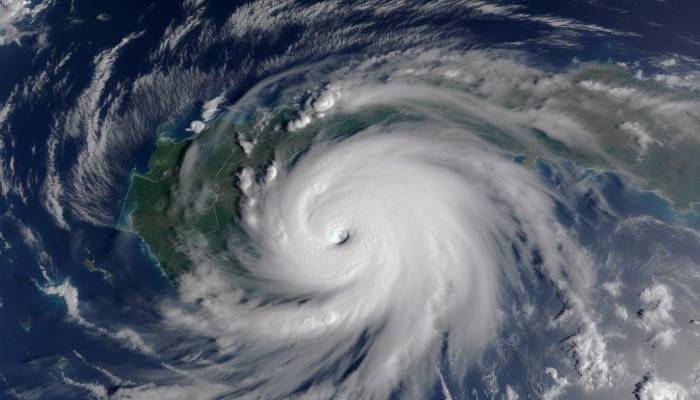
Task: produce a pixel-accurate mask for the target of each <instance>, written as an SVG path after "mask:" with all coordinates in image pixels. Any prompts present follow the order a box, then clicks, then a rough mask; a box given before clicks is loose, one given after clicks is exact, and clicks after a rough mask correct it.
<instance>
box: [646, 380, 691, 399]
mask: <svg viewBox="0 0 700 400" xmlns="http://www.w3.org/2000/svg"><path fill="white" fill-rule="evenodd" d="M639 398H640V400H689V399H690V398H689V397H688V391H687V390H686V389H685V388H684V387H683V386H681V385H680V384H678V383H675V382H667V381H664V380H661V379H659V378H651V379H650V380H649V381H648V382H645V383H643V384H642V388H641V389H640V390H639Z"/></svg>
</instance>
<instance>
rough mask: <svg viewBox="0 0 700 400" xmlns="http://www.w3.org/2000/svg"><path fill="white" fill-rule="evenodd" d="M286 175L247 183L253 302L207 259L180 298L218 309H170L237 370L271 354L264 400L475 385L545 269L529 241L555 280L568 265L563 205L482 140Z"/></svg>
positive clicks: (408, 140) (338, 158) (340, 151)
mask: <svg viewBox="0 0 700 400" xmlns="http://www.w3.org/2000/svg"><path fill="white" fill-rule="evenodd" d="M428 132H429V133H428ZM271 168H275V172H274V173H272V174H270V173H269V172H268V174H267V180H265V181H264V182H262V183H260V184H256V183H253V182H252V181H246V182H243V183H242V185H243V186H244V192H246V193H248V194H249V197H248V198H247V200H245V201H244V205H243V220H244V221H245V223H244V225H245V230H246V233H247V236H248V238H249V242H250V243H253V246H254V249H253V250H252V251H250V253H252V254H254V256H250V257H249V258H248V261H247V262H248V265H246V268H247V270H248V271H250V275H251V276H248V278H247V279H248V280H249V281H253V282H255V284H254V285H253V286H254V287H255V290H253V293H254V294H253V295H249V294H244V292H243V291H237V290H236V289H234V288H235V287H236V283H235V282H236V280H237V279H238V278H235V277H233V278H231V277H225V276H223V275H222V274H221V272H220V271H221V270H222V268H221V266H220V265H216V263H217V262H218V261H217V260H213V259H211V258H208V256H206V255H202V254H199V253H202V252H201V251H200V252H199V253H197V252H196V251H194V250H193V253H196V254H199V255H198V256H195V257H200V258H199V264H200V266H202V267H200V269H199V270H198V272H197V273H195V274H192V275H190V276H188V277H187V278H186V279H185V280H184V282H183V284H182V288H181V292H182V293H184V294H185V296H184V297H185V300H187V299H189V300H190V301H194V300H197V299H198V300H201V299H202V298H206V299H207V300H206V301H204V302H200V305H201V306H202V307H203V309H197V312H196V313H192V314H190V313H187V312H186V311H183V309H170V308H168V309H166V315H167V316H168V317H170V318H172V320H173V321H175V323H176V324H177V325H180V324H184V325H187V326H190V327H191V328H192V329H195V330H197V331H199V332H200V333H207V334H211V335H212V336H213V337H214V338H216V339H217V343H218V344H219V350H220V351H223V352H224V353H229V352H232V353H233V352H235V353H236V356H235V357H234V358H233V359H232V360H231V361H230V362H231V364H232V365H234V366H236V369H241V370H247V371H249V372H251V371H255V370H256V369H257V368H262V367H263V365H256V364H257V362H254V361H252V360H254V359H255V358H256V355H258V356H259V355H260V354H266V357H265V361H264V363H263V362H261V364H264V365H265V366H268V367H269V365H284V366H285V367H284V368H282V369H275V370H273V371H266V372H264V373H263V372H262V371H261V372H260V375H263V376H264V375H267V376H272V378H269V380H268V378H266V379H265V382H266V385H264V386H262V387H260V388H259V390H260V392H259V393H258V394H261V395H262V396H263V397H267V396H270V397H278V396H280V397H283V396H285V395H288V394H289V393H294V392H295V390H296V391H299V390H301V389H300V388H304V390H302V393H306V394H307V395H309V394H310V393H311V394H313V393H317V394H318V395H319V396H321V397H323V396H325V395H328V393H326V392H324V390H330V388H333V389H332V393H334V395H342V396H350V397H353V398H354V397H360V398H386V397H387V396H388V395H389V394H390V393H392V391H393V390H396V388H397V387H398V386H399V384H400V383H401V382H402V381H405V383H404V385H408V386H410V387H412V389H411V390H414V391H415V393H416V395H417V396H419V394H420V393H423V392H424V391H425V390H426V388H429V387H430V386H431V384H432V383H434V382H435V379H437V377H438V376H439V375H438V374H437V373H436V371H440V370H441V368H447V371H446V373H450V374H452V373H454V374H455V376H459V374H462V373H463V371H464V370H465V369H466V368H467V367H468V366H469V364H470V362H471V361H470V360H475V359H476V358H477V357H478V355H479V353H480V352H481V351H482V350H483V348H484V346H485V345H486V344H487V343H488V341H489V340H490V339H491V338H492V336H493V335H494V334H496V332H497V330H498V329H499V320H500V318H501V317H500V316H501V315H502V307H503V304H502V300H503V299H502V297H503V296H502V293H503V291H504V285H510V284H509V283H508V282H512V281H515V280H517V279H518V278H517V275H518V274H519V272H518V269H519V268H522V267H523V266H525V268H526V269H531V266H530V260H528V259H527V258H523V259H519V258H518V257H517V256H516V254H515V253H517V251H516V252H514V246H515V248H518V247H519V248H520V251H521V252H523V253H524V254H527V252H528V251H529V250H528V249H527V246H528V244H527V241H528V240H529V241H531V242H532V243H537V244H542V246H543V247H542V248H540V249H539V250H540V251H542V252H547V256H548V257H546V260H547V263H548V265H550V264H551V265H550V268H551V269H552V270H555V269H556V268H557V260H560V258H561V257H562V254H561V253H562V251H561V250H560V249H557V248H556V243H560V242H561V241H562V240H563V238H561V237H559V238H557V229H558V228H557V227H558V224H557V222H556V218H555V217H554V215H553V212H554V206H555V200H554V197H555V196H556V195H555V194H554V193H553V192H552V191H551V190H550V189H548V188H547V186H546V185H545V184H544V183H543V182H542V180H541V178H540V177H538V176H537V174H535V173H534V172H532V171H531V170H528V169H526V168H523V166H522V165H520V164H518V163H516V162H514V161H513V160H512V159H511V158H508V157H506V156H505V155H504V154H501V153H499V152H497V151H495V150H494V149H493V148H492V147H491V146H489V145H487V144H485V143H483V142H481V141H480V140H478V139H476V138H475V137H474V136H473V134H471V133H470V132H468V131H459V130H455V129H451V128H449V127H447V126H440V124H435V123H431V124H412V125H411V124H404V125H398V126H394V127H391V128H387V127H384V128H383V129H375V128H370V129H368V130H366V131H365V132H362V133H359V134H356V135H354V136H352V137H350V138H346V139H343V140H337V141H331V142H326V143H319V144H316V145H314V146H312V148H311V149H310V150H309V151H308V152H306V153H305V154H304V155H303V156H302V157H301V159H300V160H299V161H298V162H296V163H295V164H294V165H293V166H292V167H291V168H288V169H286V168H282V169H281V170H280V171H277V169H276V167H271ZM255 185H258V187H256V188H253V186H255ZM518 235H520V236H521V238H522V239H521V240H517V239H516V240H515V241H514V239H513V238H517V237H518ZM526 238H527V239H526ZM548 244H551V245H548ZM548 247H549V248H548ZM232 251H233V252H236V251H238V250H232ZM244 259H245V258H244ZM203 260H204V261H203ZM550 260H551V261H550ZM210 264H212V265H213V268H211V269H209V268H205V267H204V266H205V265H210ZM213 281H216V283H213ZM212 286H215V287H218V288H220V289H221V290H216V289H214V290H212V289H213V288H212ZM509 290H510V289H509ZM256 295H257V296H260V297H259V298H258V299H255V300H252V299H251V298H250V297H251V296H253V297H254V296H256ZM243 299H245V300H243ZM264 299H267V300H264ZM270 299H273V300H270ZM212 324H215V325H216V328H215V329H214V330H211V329H210V327H211V325H212ZM203 326H204V327H205V328H202V327H203ZM242 342H243V343H245V344H242ZM441 351H447V353H448V354H449V356H448V360H447V364H446V365H444V366H442V367H441V363H442V362H443V361H444V360H443V361H440V360H441ZM242 354H247V356H242ZM242 360H246V361H243V364H241V362H242ZM248 362H252V365H251V364H247V363H248ZM452 369H454V371H451V370H452ZM409 373H410V374H411V375H407V374H409ZM255 375H256V374H255V373H251V374H250V375H249V378H250V379H253V380H255V379H260V376H257V377H255ZM407 376H412V377H413V378H412V379H410V380H406V377H407ZM318 377H323V378H322V379H319V378H318ZM339 388H340V389H339ZM409 392H410V391H409ZM323 393H325V394H323ZM311 397H313V396H311Z"/></svg>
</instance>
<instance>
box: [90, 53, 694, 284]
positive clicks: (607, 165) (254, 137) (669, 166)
mask: <svg viewBox="0 0 700 400" xmlns="http://www.w3.org/2000/svg"><path fill="white" fill-rule="evenodd" d="M573 75H574V76H573V78H572V80H574V81H582V80H585V79H592V80H597V81H603V82H608V83H610V84H611V85H613V86H625V85H629V86H634V85H636V86H637V87H640V86H641V87H643V88H644V89H645V90H649V91H657V92H663V90H665V89H663V88H661V87H660V86H659V85H657V84H655V83H653V82H642V83H640V82H639V81H638V80H634V79H633V78H632V77H630V76H629V74H628V73H627V72H625V71H624V70H622V69H621V68H616V67H614V66H610V65H601V66H593V67H587V68H582V69H581V70H580V71H575V72H574V73H573ZM518 96H521V97H523V96H525V95H524V94H518V93H513V96H512V98H513V99H517V98H518ZM591 96H593V97H594V96H595V95H591ZM567 101H569V102H570V104H566V103H567ZM601 101H604V100H601ZM562 102H563V103H564V104H562V109H565V110H566V111H567V112H568V113H569V114H570V115H573V116H574V117H575V119H576V121H579V122H580V123H581V124H582V125H583V126H585V128H586V129H587V131H589V132H591V133H592V134H593V135H594V136H595V140H596V144H597V145H598V146H599V147H600V148H602V152H600V151H597V150H596V151H594V150H591V149H583V148H572V147H569V146H567V145H566V144H565V143H562V142H561V141H559V140H557V139H555V138H556V137H557V135H556V134H553V133H552V132H545V131H542V130H539V129H534V128H532V129H530V130H529V134H530V135H531V136H530V138H529V139H534V141H535V142H536V143H537V145H538V146H532V143H530V142H527V143H525V141H524V140H522V139H519V138H518V137H516V136H515V135H513V134H512V133H511V132H506V131H502V130H501V129H500V128H498V127H497V126H496V125H491V124H490V123H489V122H485V121H483V120H482V119H479V118H478V117H475V116H470V115H468V114H465V113H464V112H461V111H460V110H455V109H450V108H448V107H446V106H444V105H435V104H421V107H432V109H433V110H434V111H435V113H436V114H438V115H439V118H440V119H441V120H443V121H444V120H447V121H449V122H452V123H454V124H455V125H456V126H460V127H464V128H468V129H469V130H471V131H472V132H475V133H476V134H477V135H478V136H480V137H481V138H482V139H484V140H485V141H487V142H489V143H492V144H493V145H495V146H497V147H499V148H502V149H504V150H506V151H508V152H511V153H512V154H521V155H523V156H524V159H523V165H524V166H525V167H527V168H534V166H535V160H537V159H542V160H544V161H552V160H554V159H556V158H563V159H567V160H571V161H573V162H575V163H577V164H579V165H582V166H584V167H590V168H596V169H603V170H616V171H624V172H626V173H627V174H629V175H631V176H634V177H636V178H638V179H639V180H640V182H639V183H640V184H641V186H642V187H643V188H646V189H651V190H660V191H661V192H662V193H661V194H662V195H664V196H666V197H667V198H668V199H669V200H670V201H671V202H672V204H673V205H674V206H677V207H679V208H687V207H689V206H690V204H691V203H693V202H697V201H698V200H700V178H699V177H698V174H697V171H698V170H700V157H698V156H697V155H698V154H700V144H699V143H698V142H697V140H694V139H691V138H683V137H680V138H678V139H676V140H667V141H664V144H657V143H652V144H650V145H649V147H648V149H647V151H646V152H645V154H644V156H643V157H640V154H639V152H638V150H639V147H638V144H637V143H636V142H635V141H634V138H633V137H632V136H631V135H630V134H628V133H625V132H622V131H621V129H620V121H626V120H638V121H642V122H645V123H648V125H649V126H650V127H653V128H657V127H656V126H655V125H654V123H655V121H652V120H651V117H648V116H645V115H627V114H625V113H629V112H630V111H629V110H622V109H620V110H617V111H616V112H615V113H610V115H600V113H595V112H593V111H590V110H588V109H587V108H586V107H579V106H578V105H577V104H576V102H580V99H579V98H578V97H576V95H572V96H571V99H568V98H564V99H563V100H562ZM514 103H515V104H517V101H515V100H514ZM296 117H297V115H296V112H295V111H293V110H292V109H288V108H280V109H276V110H274V111H271V112H269V113H262V112H260V113H254V114H252V115H251V116H250V117H248V118H246V119H244V120H243V121H241V120H240V118H239V119H238V120H233V118H226V117H220V118H219V119H217V120H215V121H213V122H212V123H210V125H209V126H208V127H207V128H206V129H205V130H204V131H203V132H201V133H199V134H198V135H196V136H194V137H191V138H187V139H183V140H173V139H168V138H163V139H161V140H159V141H158V143H157V145H156V148H155V150H154V152H153V154H152V156H151V157H150V160H149V162H148V168H147V170H146V171H145V172H144V173H137V172H134V173H133V174H132V176H131V185H130V187H129V191H128V194H127V197H126V199H125V201H124V205H123V210H122V213H121V215H120V219H119V222H118V227H119V228H121V229H124V230H129V231H133V232H135V233H137V234H138V235H139V236H140V237H141V238H142V239H143V241H144V243H145V245H146V246H147V249H148V251H149V253H150V254H151V255H152V256H153V257H154V258H155V260H156V261H157V262H158V264H159V266H160V268H161V270H162V271H163V273H164V274H165V275H166V277H167V278H168V279H169V280H170V281H171V282H173V283H175V284H176V283H177V282H178V278H179V276H181V275H182V274H183V273H185V272H187V271H189V270H190V269H191V268H192V264H191V260H190V259H189V258H188V256H187V251H186V249H185V247H184V246H185V244H186V243H183V241H187V240H186V239H187V238H197V239H203V240H204V241H205V243H206V245H207V246H208V250H210V252H211V253H213V254H217V253H221V254H223V253H225V252H226V249H227V246H228V244H229V243H228V241H229V240H230V238H231V234H234V235H235V234H242V232H241V231H240V228H239V227H240V223H239V222H240V221H239V220H238V219H239V218H240V216H239V202H240V199H241V195H242V193H241V189H240V188H239V184H238V183H239V182H237V179H238V176H239V173H240V172H241V171H242V170H243V169H244V168H250V169H252V170H253V171H254V173H255V176H256V177H258V178H262V177H263V176H264V175H265V173H266V171H267V168H268V167H269V165H270V163H271V161H272V160H276V161H277V162H279V163H281V165H282V166H283V167H285V166H287V165H289V163H292V162H293V161H294V159H295V157H298V156H299V155H300V154H302V152H303V151H304V150H306V149H308V148H309V146H310V145H311V144H312V142H313V141H314V140H315V139H324V140H328V139H330V140H336V139H342V138H343V137H346V136H350V135H352V134H354V133H356V132H359V131H361V130H363V129H365V128H367V127H370V126H381V125H391V124H396V123H401V122H419V121H421V116H419V115H416V113H415V112H413V110H411V109H405V108H401V107H375V108H372V109H367V110H360V111H357V112H354V113H352V114H345V113H342V112H336V113H332V114H330V115H328V116H326V117H324V118H323V119H321V120H315V121H314V122H312V123H311V124H310V125H309V126H307V127H306V128H304V129H302V130H300V131H296V132H290V131H287V130H286V129H285V128H284V127H286V126H287V124H288V122H289V121H291V120H293V119H294V118H296ZM661 128H662V127H660V128H658V130H661V131H660V133H659V135H660V138H661V139H669V138H671V137H672V135H673V132H664V131H663V130H662V129H661ZM655 132H657V131H655ZM529 139H528V140H529ZM242 141H243V142H251V143H252V142H255V145H254V146H252V147H251V149H252V150H250V153H249V154H247V153H246V152H245V150H244V148H243V147H242V145H241V143H242ZM183 177H184V178H183ZM84 266H85V267H86V268H87V269H88V270H90V271H95V270H97V269H98V267H97V266H96V265H95V263H94V260H88V259H86V260H85V262H84ZM232 268H236V266H235V265H234V266H232Z"/></svg>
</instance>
